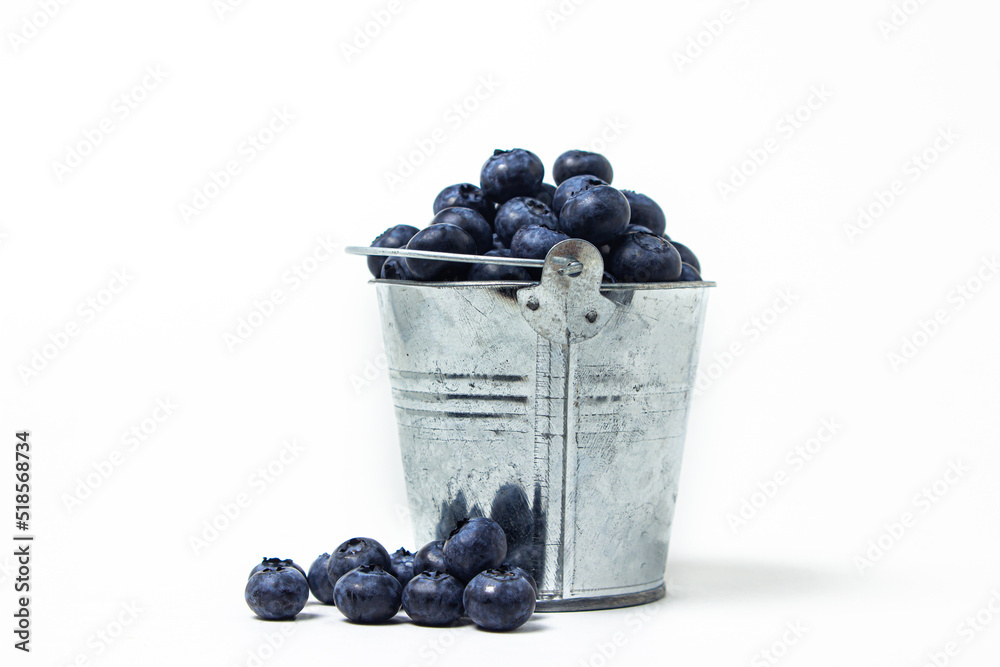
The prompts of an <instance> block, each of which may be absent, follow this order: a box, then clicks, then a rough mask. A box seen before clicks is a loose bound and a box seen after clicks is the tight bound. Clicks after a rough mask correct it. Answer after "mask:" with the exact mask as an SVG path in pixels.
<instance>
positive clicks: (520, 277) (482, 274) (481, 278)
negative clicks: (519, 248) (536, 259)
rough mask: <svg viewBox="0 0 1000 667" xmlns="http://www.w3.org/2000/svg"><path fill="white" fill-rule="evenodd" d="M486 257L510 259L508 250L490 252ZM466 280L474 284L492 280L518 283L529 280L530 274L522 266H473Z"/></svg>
mask: <svg viewBox="0 0 1000 667" xmlns="http://www.w3.org/2000/svg"><path fill="white" fill-rule="evenodd" d="M485 256H486V257H510V256H511V254H510V250H507V249H505V248H504V249H501V250H490V251H489V252H488V253H486V255H485ZM465 278H466V280H472V281H476V282H488V281H494V280H515V281H519V282H524V281H529V280H531V274H529V273H528V270H527V269H525V268H524V267H523V266H509V265H506V264H473V265H472V268H471V269H469V273H468V275H467V276H466V277H465Z"/></svg>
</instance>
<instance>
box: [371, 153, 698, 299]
mask: <svg viewBox="0 0 1000 667" xmlns="http://www.w3.org/2000/svg"><path fill="white" fill-rule="evenodd" d="M552 174H553V177H554V178H555V182H556V185H555V186H553V185H550V184H548V183H543V182H542V179H543V178H544V176H545V166H544V165H543V164H542V161H541V160H540V159H538V156H537V155H535V154H534V153H532V152H531V151H526V150H524V149H522V148H515V149H513V150H509V151H503V150H497V151H495V152H494V153H493V156H492V157H490V158H489V159H488V160H486V163H485V164H483V168H482V171H481V173H480V177H479V186H478V187H477V186H475V185H472V184H471V183H460V184H457V185H449V186H448V187H446V188H445V189H444V190H442V191H441V193H440V194H438V196H437V198H436V199H435V200H434V218H433V219H432V220H431V223H430V225H428V226H427V227H425V228H424V229H422V230H419V229H417V228H416V227H413V226H410V225H396V226H395V227H390V228H389V229H387V230H386V231H384V232H383V233H382V234H380V235H379V236H378V238H376V239H375V241H374V242H373V243H372V246H373V247H378V248H403V247H406V248H408V249H411V250H431V251H437V252H447V253H458V254H464V255H477V254H478V255H487V256H499V257H522V258H527V259H545V255H546V254H547V253H548V251H549V250H550V249H551V248H552V246H554V245H555V244H557V243H559V242H560V241H564V240H566V239H569V238H576V239H584V240H586V241H589V242H590V243H593V244H594V245H595V246H597V247H598V248H599V249H600V250H601V254H602V255H603V256H604V268H605V273H604V282H625V283H653V282H676V281H697V280H701V266H700V264H699V263H698V258H697V257H695V255H694V253H692V252H691V250H689V249H688V248H687V246H685V245H683V244H681V243H677V242H676V241H672V240H671V239H670V237H669V236H667V235H666V234H665V233H664V231H665V229H666V224H667V221H666V217H665V216H664V214H663V209H661V208H660V206H659V205H658V204H657V203H656V202H655V201H653V200H652V199H651V198H649V197H647V196H646V195H643V194H639V193H638V192H632V191H631V190H618V189H617V188H613V187H611V180H612V178H613V177H614V172H613V171H612V169H611V163H610V162H608V160H607V158H605V157H604V156H603V155H600V154H598V153H591V152H587V151H580V150H571V151H566V152H565V153H563V154H562V155H560V156H559V158H558V159H557V160H556V162H555V165H554V166H553V169H552ZM368 269H369V270H370V271H371V272H372V275H374V276H375V277H376V278H384V279H387V280H418V281H455V280H470V281H497V280H513V281H530V280H537V279H538V277H539V275H540V273H541V272H540V270H538V269H530V270H529V269H525V268H522V267H519V266H506V265H498V264H462V263H458V262H448V261H439V260H429V259H415V258H402V257H391V258H388V259H387V258H385V257H377V256H370V257H369V258H368Z"/></svg>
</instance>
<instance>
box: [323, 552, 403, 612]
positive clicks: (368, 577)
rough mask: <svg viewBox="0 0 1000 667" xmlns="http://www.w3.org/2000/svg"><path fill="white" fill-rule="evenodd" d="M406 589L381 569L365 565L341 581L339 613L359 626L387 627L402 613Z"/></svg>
mask: <svg viewBox="0 0 1000 667" xmlns="http://www.w3.org/2000/svg"><path fill="white" fill-rule="evenodd" d="M402 595H403V585H402V584H400V583H399V580H398V579H396V577H394V576H392V575H391V574H389V573H388V572H386V571H385V569H384V568H383V567H382V566H381V565H362V566H360V567H356V568H354V569H353V570H351V571H349V572H347V573H345V574H344V576H342V577H341V578H340V579H338V580H337V585H336V586H334V587H333V596H334V599H335V600H336V602H337V609H339V610H340V612H341V613H342V614H343V615H344V616H346V617H347V619H348V620H349V621H353V622H355V623H384V622H385V621H388V620H389V619H390V618H392V617H393V616H395V615H396V613H397V612H398V611H399V605H400V603H401V597H402Z"/></svg>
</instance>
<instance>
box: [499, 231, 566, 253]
mask: <svg viewBox="0 0 1000 667" xmlns="http://www.w3.org/2000/svg"><path fill="white" fill-rule="evenodd" d="M568 238H569V237H568V236H566V235H565V234H563V233H562V232H557V231H555V230H554V229H549V228H548V227H542V226H540V225H528V226H527V227H521V229H519V230H517V233H516V234H514V238H513V240H512V241H511V242H510V254H511V256H512V257H523V258H526V259H545V255H547V254H548V252H549V250H551V249H552V246H554V245H555V244H557V243H559V242H560V241H565V240H566V239H568Z"/></svg>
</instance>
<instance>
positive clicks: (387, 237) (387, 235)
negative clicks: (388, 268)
mask: <svg viewBox="0 0 1000 667" xmlns="http://www.w3.org/2000/svg"><path fill="white" fill-rule="evenodd" d="M418 231H419V230H418V229H417V228H416V227H413V226H411V225H396V226H395V227H390V228H389V229H387V230H385V231H384V232H382V233H381V234H379V235H378V237H377V238H376V239H375V240H374V241H372V247H373V248H403V247H406V244H407V243H409V241H410V239H411V238H413V235H414V234H416V233H417V232H418ZM385 260H386V258H385V257H378V256H376V255H371V256H370V257H368V270H369V271H371V272H372V275H373V276H375V277H376V278H378V277H379V275H380V274H381V272H382V264H383V263H384V262H385Z"/></svg>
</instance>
